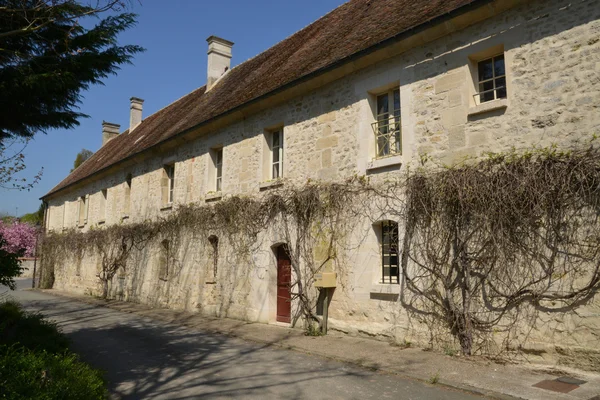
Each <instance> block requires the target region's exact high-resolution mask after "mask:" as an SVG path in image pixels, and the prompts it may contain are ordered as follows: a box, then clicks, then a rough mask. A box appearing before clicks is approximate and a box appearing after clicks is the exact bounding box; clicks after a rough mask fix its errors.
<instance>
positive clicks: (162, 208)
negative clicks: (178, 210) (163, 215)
mask: <svg viewBox="0 0 600 400" xmlns="http://www.w3.org/2000/svg"><path fill="white" fill-rule="evenodd" d="M172 209H173V203H167V204H165V205H164V206H162V207H161V208H160V211H167V210H172Z"/></svg>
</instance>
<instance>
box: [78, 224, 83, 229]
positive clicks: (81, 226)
mask: <svg viewBox="0 0 600 400" xmlns="http://www.w3.org/2000/svg"><path fill="white" fill-rule="evenodd" d="M77 227H78V228H79V229H82V228H85V224H79V225H77Z"/></svg>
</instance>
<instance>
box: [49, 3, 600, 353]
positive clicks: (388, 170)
mask: <svg viewBox="0 0 600 400" xmlns="http://www.w3.org/2000/svg"><path fill="white" fill-rule="evenodd" d="M484 7H485V6H484ZM431 29H434V28H431ZM495 55H503V56H504V60H505V66H506V86H507V87H506V91H507V97H506V99H498V100H493V101H490V102H485V103H482V104H478V102H477V100H476V99H477V96H476V93H477V91H478V90H477V86H478V85H477V79H478V70H477V62H478V61H481V60H484V59H486V58H488V57H491V56H495ZM216 84H217V85H218V82H217V83H216ZM394 89H399V92H400V104H401V126H402V154H401V155H397V156H393V157H387V158H381V159H377V158H376V142H375V140H374V133H373V129H372V126H371V124H372V123H373V122H374V121H375V113H376V110H375V109H376V102H377V100H376V99H377V95H379V94H382V93H387V92H388V91H393V90H394ZM599 104H600V7H599V6H598V4H597V2H596V1H592V0H589V1H581V0H577V1H572V0H570V1H566V0H536V1H522V2H520V4H518V5H517V6H516V7H514V8H512V9H510V10H508V11H505V12H503V13H501V14H499V15H496V16H493V17H492V18H489V19H486V20H484V21H481V22H477V23H474V24H473V25H471V26H469V27H467V28H465V29H462V30H460V31H457V32H454V33H450V34H448V35H444V36H443V37H440V38H437V39H435V40H431V41H429V42H428V43H426V44H422V45H417V46H413V48H411V49H409V50H407V51H405V52H403V53H402V54H399V55H396V56H394V57H392V58H389V59H387V60H385V61H382V62H378V63H376V64H375V65H370V66H367V67H366V68H362V69H360V70H358V71H355V72H353V73H351V74H348V75H345V76H343V77H341V78H339V79H336V80H334V81H333V82H330V83H328V84H326V85H324V86H322V87H319V88H316V89H314V90H312V91H310V92H308V93H303V94H301V95H298V96H296V97H295V98H292V99H290V100H286V101H284V102H281V103H278V104H273V105H272V106H271V107H269V108H265V109H262V110H260V111H258V112H255V113H253V114H251V115H247V116H245V118H244V119H243V120H240V121H236V122H233V123H231V124H229V125H227V126H225V127H223V128H220V129H219V130H216V131H214V132H210V134H207V135H202V136H200V137H196V138H194V139H192V140H189V141H188V140H182V141H181V142H180V143H179V144H178V146H176V147H173V148H172V149H170V150H168V151H165V152H162V153H156V152H154V153H152V154H148V155H147V156H145V157H140V159H139V162H137V163H135V164H134V165H131V166H128V167H126V168H120V169H118V170H116V171H115V172H114V173H111V174H109V175H106V176H102V177H100V178H98V179H96V180H91V181H89V182H84V183H83V184H80V185H78V186H76V187H74V188H73V189H69V190H63V191H61V192H59V193H57V194H55V195H53V196H51V197H50V198H49V199H47V201H48V205H49V207H48V214H47V229H48V230H50V231H57V232H60V231H62V230H63V229H65V228H76V229H80V230H81V231H84V232H85V231H87V230H89V229H99V228H101V227H102V226H103V225H104V226H107V225H110V224H126V223H130V222H141V221H144V220H148V219H156V218H160V217H161V216H165V215H167V214H168V213H170V212H173V210H175V209H177V207H178V206H179V205H181V204H188V203H191V202H199V203H205V202H210V201H219V198H221V197H227V196H230V195H249V196H255V195H260V193H261V191H265V190H272V189H273V186H274V185H275V184H277V183H279V182H281V181H273V180H272V171H271V167H272V158H271V157H272V152H271V148H270V146H271V145H272V143H270V140H271V135H272V133H273V132H276V131H279V130H282V132H283V174H282V175H283V180H282V182H283V184H284V185H285V184H299V185H301V184H302V183H304V182H306V181H307V180H309V179H310V180H322V181H338V180H344V179H346V178H349V177H352V176H365V177H366V178H368V179H370V180H371V181H372V182H380V181H385V179H389V178H390V177H393V176H394V174H398V171H402V170H403V169H405V168H409V167H410V165H413V164H414V165H416V164H418V163H419V162H420V160H421V159H422V158H423V157H427V158H429V159H431V160H432V161H433V162H439V163H444V164H451V163H456V162H461V161H463V160H465V159H467V158H469V157H480V156H484V155H485V154H486V153H487V152H502V151H505V150H509V149H511V148H513V147H516V148H525V147H532V146H539V147H548V146H551V145H554V144H556V145H558V146H565V147H569V146H573V145H585V144H586V143H588V142H589V140H591V138H592V136H593V135H594V134H599V133H600V110H599V109H598V107H599ZM218 149H222V188H221V191H220V192H217V187H216V178H217V177H216V169H215V157H216V152H218ZM165 165H174V185H173V194H172V198H171V199H169V198H168V197H167V198H165V192H164V189H163V188H164V185H165V181H164V179H165V175H164V174H165V170H164V166H165ZM129 174H130V175H131V186H130V189H129V188H128V187H127V186H128V183H127V176H128V175H129ZM128 191H130V193H129V194H127V192H128ZM127 199H129V202H127ZM169 200H172V201H169ZM84 201H85V202H86V204H85V205H84ZM81 207H84V209H83V211H82V209H81ZM375 219H377V218H375ZM380 219H382V220H383V219H385V216H384V215H382V216H381V218H380ZM205 239H206V238H205ZM205 239H203V240H205ZM189 240H194V239H192V238H189ZM278 240H279V238H278V237H277V234H276V233H274V232H270V233H268V234H265V238H263V243H264V249H262V250H261V251H259V252H257V253H256V254H254V255H253V256H252V260H247V264H245V265H240V263H239V260H237V261H235V262H234V261H231V260H228V256H227V255H226V254H225V255H223V257H221V259H220V261H219V268H220V273H221V274H223V275H222V276H220V277H219V278H220V279H217V280H216V281H217V282H216V283H212V282H210V280H211V279H210V276H209V275H210V270H211V265H212V264H211V263H212V258H211V256H209V254H208V253H207V251H206V249H205V248H200V247H198V248H197V249H195V250H193V251H191V252H190V254H188V255H186V256H185V257H181V258H180V263H181V265H180V270H179V273H178V275H177V276H176V277H174V278H173V279H169V280H161V279H159V271H158V265H157V263H156V262H155V261H153V260H154V259H155V257H154V256H153V255H152V254H145V255H143V256H142V255H140V258H139V259H138V260H136V262H135V263H134V264H135V265H136V267H135V268H134V269H132V270H130V271H128V272H127V273H126V276H121V277H118V279H115V282H114V283H113V289H112V290H113V292H112V293H113V295H115V296H122V297H123V298H125V299H129V300H132V301H140V302H146V303H150V304H155V305H161V306H168V307H173V308H179V309H187V310H197V309H199V310H200V311H201V312H205V313H207V314H217V315H228V316H233V317H237V318H244V319H249V320H255V321H261V322H265V323H269V322H273V321H274V320H275V318H274V316H275V307H276V305H275V303H276V299H275V289H274V287H275V282H276V277H275V276H274V271H275V259H274V256H273V251H272V250H271V246H272V245H274V244H276V243H277V241H278ZM353 240H355V241H356V242H357V243H358V242H360V246H359V247H358V248H357V249H356V250H353V253H352V254H348V255H347V259H349V260H352V264H351V265H350V266H349V271H348V274H346V275H345V278H344V279H345V284H344V286H345V288H344V290H338V291H336V293H335V295H334V297H333V300H332V303H331V308H330V318H331V321H332V326H333V327H334V328H337V329H339V330H341V331H345V332H349V333H354V334H367V335H371V336H381V337H388V336H389V337H394V338H397V339H402V338H404V337H405V335H406V334H407V333H406V332H407V326H408V325H407V317H406V314H405V312H404V311H403V310H401V309H400V306H399V304H398V303H397V302H396V301H395V299H396V298H397V293H398V292H399V286H398V285H393V284H382V283H380V281H381V261H380V257H381V256H380V245H379V241H378V238H377V232H376V231H375V229H374V228H373V225H372V221H362V222H358V223H357V227H356V237H355V238H353ZM192 248H194V246H192ZM156 251H158V250H156ZM222 253H223V252H222V251H220V254H222ZM96 263H97V261H96V260H95V259H93V258H84V259H83V260H82V262H81V265H73V264H71V263H67V262H65V265H63V266H62V268H61V270H60V271H59V272H57V275H56V282H55V287H57V288H62V289H67V290H71V291H79V292H88V293H94V292H95V291H96V290H97V278H96V268H97V266H96ZM134 279H135V280H136V282H138V284H137V285H136V288H135V290H134V289H132V288H131V287H130V286H131V281H132V280H134ZM128 285H129V286H128ZM217 292H218V294H215V293H217ZM225 303H226V304H225ZM549 318H550V317H549ZM549 323H550V324H552V325H553V326H554V329H552V330H549V331H548V332H552V336H550V334H546V333H542V334H540V336H539V337H536V340H535V341H534V342H536V343H541V344H540V345H542V344H544V345H555V344H556V343H559V342H560V343H561V346H565V347H570V348H574V349H579V348H582V349H593V348H600V337H599V336H598V332H600V306H599V305H598V302H597V301H596V303H595V305H589V306H587V307H585V309H584V310H583V311H582V312H581V313H579V314H578V316H571V317H568V318H565V319H564V320H562V319H561V320H560V321H550V322H549Z"/></svg>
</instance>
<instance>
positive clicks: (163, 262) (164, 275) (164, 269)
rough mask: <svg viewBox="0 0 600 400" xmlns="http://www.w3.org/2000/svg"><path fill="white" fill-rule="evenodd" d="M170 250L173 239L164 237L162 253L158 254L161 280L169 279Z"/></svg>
mask: <svg viewBox="0 0 600 400" xmlns="http://www.w3.org/2000/svg"><path fill="white" fill-rule="evenodd" d="M170 251H171V241H170V240H169V239H163V240H162V241H161V242H160V254H159V255H158V264H159V265H158V279H159V280H161V281H168V280H169V272H170V268H169V267H170V257H171V254H170Z"/></svg>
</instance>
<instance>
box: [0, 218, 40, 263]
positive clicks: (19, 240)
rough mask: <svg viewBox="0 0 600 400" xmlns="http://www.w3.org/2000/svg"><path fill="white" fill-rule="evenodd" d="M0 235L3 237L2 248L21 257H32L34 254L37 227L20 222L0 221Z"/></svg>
mask: <svg viewBox="0 0 600 400" xmlns="http://www.w3.org/2000/svg"><path fill="white" fill-rule="evenodd" d="M0 236H1V237H2V238H3V239H4V241H5V244H4V246H3V250H5V251H7V252H8V253H13V254H18V255H19V256H22V257H32V256H33V255H34V254H35V241H36V236H37V228H36V227H35V226H32V225H29V224H26V223H22V222H13V223H4V222H2V221H0Z"/></svg>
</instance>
